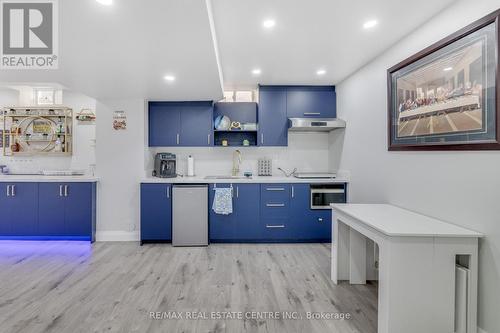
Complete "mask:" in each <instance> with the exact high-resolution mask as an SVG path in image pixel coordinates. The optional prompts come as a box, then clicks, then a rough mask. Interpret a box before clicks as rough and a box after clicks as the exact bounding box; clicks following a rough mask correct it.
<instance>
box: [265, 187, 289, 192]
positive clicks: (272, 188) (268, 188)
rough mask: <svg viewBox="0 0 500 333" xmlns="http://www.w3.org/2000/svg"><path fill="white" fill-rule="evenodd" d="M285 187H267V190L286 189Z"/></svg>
mask: <svg viewBox="0 0 500 333" xmlns="http://www.w3.org/2000/svg"><path fill="white" fill-rule="evenodd" d="M284 190H285V188H283V187H266V191H284Z"/></svg>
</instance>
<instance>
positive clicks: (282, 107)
mask: <svg viewBox="0 0 500 333" xmlns="http://www.w3.org/2000/svg"><path fill="white" fill-rule="evenodd" d="M286 94H287V92H286V89H285V88H281V87H272V86H260V88H259V113H258V117H259V131H258V144H259V146H287V145H288V118H287V115H286V110H287V98H286Z"/></svg>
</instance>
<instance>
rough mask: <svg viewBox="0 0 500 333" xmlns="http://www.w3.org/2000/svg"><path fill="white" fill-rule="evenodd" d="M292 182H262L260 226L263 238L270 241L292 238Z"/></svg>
mask: <svg viewBox="0 0 500 333" xmlns="http://www.w3.org/2000/svg"><path fill="white" fill-rule="evenodd" d="M290 190H291V187H290V184H261V186H260V191H261V192H260V197H261V201H260V209H261V211H260V212H261V217H260V228H261V230H262V240H263V241H266V242H267V241H268V242H275V241H285V240H289V239H291V238H292V237H291V236H292V235H291V231H292V230H291V229H290V223H289V221H290Z"/></svg>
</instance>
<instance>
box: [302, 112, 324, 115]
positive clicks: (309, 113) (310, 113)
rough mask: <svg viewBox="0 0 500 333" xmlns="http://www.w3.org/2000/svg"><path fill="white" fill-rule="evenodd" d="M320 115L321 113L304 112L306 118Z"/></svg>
mask: <svg viewBox="0 0 500 333" xmlns="http://www.w3.org/2000/svg"><path fill="white" fill-rule="evenodd" d="M320 114H321V113H320V112H304V116H317V115H320Z"/></svg>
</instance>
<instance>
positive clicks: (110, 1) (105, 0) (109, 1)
mask: <svg viewBox="0 0 500 333" xmlns="http://www.w3.org/2000/svg"><path fill="white" fill-rule="evenodd" d="M95 1H97V2H99V3H100V4H101V5H105V6H109V5H112V4H113V0H95Z"/></svg>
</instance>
